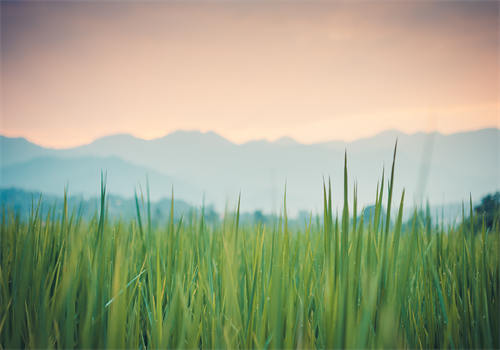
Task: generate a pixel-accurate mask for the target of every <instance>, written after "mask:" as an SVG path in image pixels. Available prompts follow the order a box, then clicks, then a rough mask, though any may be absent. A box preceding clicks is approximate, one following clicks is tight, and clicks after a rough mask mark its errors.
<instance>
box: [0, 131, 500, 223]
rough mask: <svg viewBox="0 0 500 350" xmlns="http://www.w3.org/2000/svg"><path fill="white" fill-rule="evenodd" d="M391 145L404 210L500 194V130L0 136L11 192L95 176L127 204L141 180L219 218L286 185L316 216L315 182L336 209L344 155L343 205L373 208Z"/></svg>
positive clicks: (295, 204) (278, 202)
mask: <svg viewBox="0 0 500 350" xmlns="http://www.w3.org/2000/svg"><path fill="white" fill-rule="evenodd" d="M396 140H398V146H397V157H396V167H395V193H394V197H395V198H398V196H400V195H401V192H402V189H403V188H405V189H406V198H407V199H406V203H408V204H416V203H423V202H424V201H429V202H430V203H431V204H434V205H435V204H444V203H457V202H461V201H466V200H468V198H469V194H472V197H473V199H475V200H478V199H479V198H480V197H481V196H483V195H484V194H486V193H490V192H493V191H496V190H499V188H500V184H499V179H500V177H499V164H500V148H499V146H500V144H499V140H500V130H499V129H497V128H489V129H481V130H475V131H467V132H461V133H455V134H448V135H444V134H441V133H438V132H433V133H423V132H420V133H415V134H405V133H402V132H399V131H395V130H389V131H385V132H382V133H380V134H377V135H375V136H373V137H368V138H363V139H359V140H355V141H352V142H344V141H331V142H321V143H314V144H302V143H300V142H297V141H295V140H293V139H291V138H282V139H279V140H277V141H274V142H271V141H266V140H255V141H250V142H246V143H243V144H235V143H233V142H231V141H229V140H227V139H225V138H223V137H222V136H220V135H218V134H216V133H214V132H205V133H203V132H199V131H176V132H173V133H170V134H168V135H166V136H164V137H161V138H157V139H153V140H144V139H140V138H137V137H134V136H132V135H128V134H118V135H111V136H106V137H102V138H99V139H97V140H95V141H94V142H91V143H89V144H86V145H82V146H78V147H73V148H67V149H51V148H45V147H42V146H39V145H36V144H34V143H31V142H29V141H27V140H26V139H24V138H10V137H6V136H0V145H1V150H0V155H1V170H0V176H1V178H0V184H1V187H2V188H9V187H17V188H21V189H25V190H36V191H42V192H45V193H48V194H57V195H60V194H61V193H62V192H63V190H64V187H65V186H66V185H67V186H68V189H69V192H70V194H71V193H74V194H81V195H84V196H95V195H97V194H98V192H99V183H100V181H101V171H102V172H104V173H105V174H106V175H107V185H108V190H109V192H110V193H114V194H117V195H120V196H124V197H132V196H133V194H134V190H137V189H138V185H139V184H140V185H141V188H142V190H143V191H145V186H146V178H147V179H148V183H149V187H150V193H151V198H152V199H154V200H156V199H159V198H162V197H167V196H170V193H171V191H172V187H173V189H174V196H175V197H177V198H180V199H182V200H185V201H186V202H188V203H192V204H200V203H201V202H202V200H203V198H204V200H205V201H206V202H207V203H213V204H214V205H215V207H216V208H217V210H219V211H223V210H224V208H225V207H226V206H227V205H229V206H234V205H235V203H236V200H237V197H238V194H239V193H241V205H242V210H243V211H253V210H257V209H259V210H264V211H267V212H278V211H279V210H280V207H281V206H282V201H283V194H284V191H285V184H286V196H287V208H288V210H290V212H291V213H292V214H293V213H297V212H298V211H299V210H302V209H307V210H317V211H320V210H321V206H322V188H323V187H322V181H323V179H326V180H328V178H331V181H332V184H333V198H334V202H336V203H337V204H341V202H342V198H343V197H342V196H343V167H344V155H345V153H346V154H347V165H348V173H349V178H348V179H349V188H350V198H351V200H352V188H353V184H354V182H356V183H357V186H358V200H359V203H360V205H367V204H369V203H373V201H374V198H375V193H376V188H377V183H378V182H379V181H380V178H381V174H382V170H383V169H385V174H386V177H385V179H386V180H387V179H388V175H389V173H390V167H391V163H392V155H393V149H394V144H395V142H396Z"/></svg>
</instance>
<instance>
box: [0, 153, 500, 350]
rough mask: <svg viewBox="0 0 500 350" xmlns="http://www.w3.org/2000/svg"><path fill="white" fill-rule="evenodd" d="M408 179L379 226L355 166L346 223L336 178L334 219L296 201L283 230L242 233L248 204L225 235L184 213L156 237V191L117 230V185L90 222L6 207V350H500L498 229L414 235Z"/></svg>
mask: <svg viewBox="0 0 500 350" xmlns="http://www.w3.org/2000/svg"><path fill="white" fill-rule="evenodd" d="M394 176H395V175H394V165H393V167H392V171H391V173H390V175H389V176H387V177H384V175H382V179H381V181H380V182H379V187H378V188H377V189H376V191H374V192H376V198H375V199H374V200H375V203H376V204H375V210H374V213H373V215H372V216H370V218H369V219H368V220H367V221H368V222H366V221H365V219H364V218H363V215H359V213H360V212H361V208H358V203H357V200H356V189H354V193H348V191H347V189H348V184H347V178H348V177H347V161H346V165H345V167H344V179H343V187H344V197H343V198H341V199H338V200H339V201H340V204H341V205H342V207H343V210H342V211H341V212H340V213H339V214H338V215H336V214H334V210H333V207H334V199H333V198H332V196H331V185H330V183H329V181H326V182H325V183H324V185H323V189H324V192H323V193H324V198H323V202H324V206H323V207H324V210H323V215H322V216H321V217H311V218H310V220H309V221H306V222H304V223H303V225H302V226H301V227H295V226H293V227H292V226H289V225H288V218H287V211H286V194H285V198H284V201H283V211H282V215H281V216H280V218H279V219H278V220H276V222H274V223H271V224H269V223H266V224H264V223H262V222H258V221H257V222H253V223H245V224H241V223H240V222H239V203H238V206H237V208H236V210H235V211H234V213H226V215H225V216H224V217H223V218H222V219H221V220H220V221H218V222H216V223H208V222H207V221H206V220H204V213H203V211H202V212H201V213H199V214H193V215H187V216H185V217H183V218H181V219H180V220H174V215H173V207H172V210H171V212H170V218H169V219H168V220H167V224H166V225H160V224H155V223H154V222H152V221H151V214H150V208H149V201H148V194H147V193H146V195H145V199H144V200H143V199H142V197H141V196H140V195H139V196H137V197H136V209H137V213H136V214H137V215H136V218H135V219H134V220H110V219H109V218H108V217H107V214H106V187H105V184H104V182H103V185H102V189H101V208H100V210H99V211H97V212H96V213H95V215H94V217H93V218H92V219H90V220H88V219H84V218H82V217H81V215H79V214H78V212H77V211H73V212H68V210H64V211H63V213H62V215H56V214H55V212H53V213H51V212H49V213H48V214H47V215H46V216H45V215H44V216H43V217H42V216H41V215H39V213H40V206H42V205H44V203H43V199H42V200H41V201H35V202H34V205H33V209H32V210H31V213H30V215H29V216H28V218H27V219H22V218H21V217H20V215H18V214H16V213H15V212H14V211H11V210H9V209H8V208H3V211H2V218H1V223H0V228H1V232H0V347H1V348H24V347H30V348H52V347H55V348H74V347H78V348H134V349H140V348H259V349H265V348H379V347H383V348H419V349H421V348H426V349H427V348H499V347H500V338H499V334H500V332H499V329H500V317H499V310H500V304H499V297H500V269H499V263H500V257H499V254H498V252H499V251H500V240H499V238H500V237H499V236H500V235H499V226H498V220H497V224H496V225H494V226H493V227H492V228H487V227H486V225H484V224H483V225H474V215H475V214H474V213H473V212H472V210H471V211H470V213H469V212H468V213H466V212H464V213H463V216H462V222H461V223H459V224H455V225H449V226H446V225H444V224H439V225H437V224H434V223H433V222H432V221H431V219H430V217H428V216H426V215H422V214H421V213H420V212H417V211H415V212H414V215H413V219H411V220H410V221H409V222H403V219H402V218H403V211H404V210H405V209H404V204H405V201H404V193H402V195H401V197H399V194H398V196H397V197H398V198H395V196H396V195H395V194H394V193H393V181H394ZM391 207H392V208H391ZM394 207H395V208H396V210H393V209H394ZM349 208H351V209H349ZM471 208H472V203H471ZM391 213H397V214H396V215H394V214H391ZM167 215H168V214H167ZM391 215H392V216H391ZM477 220H479V222H480V218H476V221H477Z"/></svg>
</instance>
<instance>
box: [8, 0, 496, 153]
mask: <svg viewBox="0 0 500 350" xmlns="http://www.w3.org/2000/svg"><path fill="white" fill-rule="evenodd" d="M1 10H2V11H1V39H2V42H1V82H2V90H1V95H2V96H1V97H2V101H1V103H2V106H1V108H2V109H1V113H2V116H1V133H2V134H6V135H9V136H24V137H27V138H28V139H30V140H32V141H35V142H37V143H41V144H43V145H46V146H54V147H65V146H71V145H77V144H81V143H85V142H89V141H91V140H93V139H95V138H96V137H99V136H103V135H108V134H113V133H131V134H134V135H136V136H139V137H143V138H154V137H160V136H163V135H165V134H166V133H168V132H171V131H173V130H176V129H200V130H203V131H206V130H214V131H216V132H218V133H220V134H221V135H223V136H225V137H227V138H229V139H230V140H233V141H235V142H243V141H246V140H249V139H258V138H268V139H275V138H277V137H280V136H284V135H288V136H291V137H294V138H296V139H297V140H299V141H302V142H315V141H322V140H331V139H344V140H352V139H355V138H359V137H363V136H368V135H372V134H375V133H377V132H379V131H381V130H384V129H388V128H396V129H400V130H402V131H406V132H415V131H420V130H431V129H437V130H440V131H442V132H445V133H449V132H454V131H459V130H467V129H477V128H481V127H486V126H498V125H499V111H500V102H499V100H500V99H499V90H500V83H499V81H500V80H499V71H500V67H499V3H498V2H496V1H492V2H474V3H473V2H455V1H450V2H444V1H441V2H437V3H433V2H407V1H405V2H397V1H383V2H373V1H370V2H368V1H355V2H346V1H344V2H324V1H313V2H307V3H306V2H292V1H279V2H273V1H245V0H239V1H220V2H216V1H202V2H194V1H178V2H168V3H165V2H162V3H160V2H141V3H139V2H124V1H116V2H115V1H113V2H83V1H78V2H71V3H69V2H61V1H54V2H17V3H16V2H11V3H7V2H2V5H1Z"/></svg>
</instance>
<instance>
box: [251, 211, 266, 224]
mask: <svg viewBox="0 0 500 350" xmlns="http://www.w3.org/2000/svg"><path fill="white" fill-rule="evenodd" d="M253 219H254V220H255V222H262V223H265V222H266V217H265V216H264V214H263V213H262V211H261V210H256V211H254V213H253Z"/></svg>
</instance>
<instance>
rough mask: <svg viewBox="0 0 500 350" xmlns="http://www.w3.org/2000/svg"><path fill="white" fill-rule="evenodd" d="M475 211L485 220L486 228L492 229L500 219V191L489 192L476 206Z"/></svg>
mask: <svg viewBox="0 0 500 350" xmlns="http://www.w3.org/2000/svg"><path fill="white" fill-rule="evenodd" d="M474 212H475V213H476V215H478V216H479V219H480V220H482V217H483V216H484V222H485V225H486V228H488V229H491V228H492V227H493V224H494V223H495V221H498V220H500V192H496V193H493V194H488V195H487V196H485V197H483V199H481V203H480V204H478V205H476V206H475V207H474Z"/></svg>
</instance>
